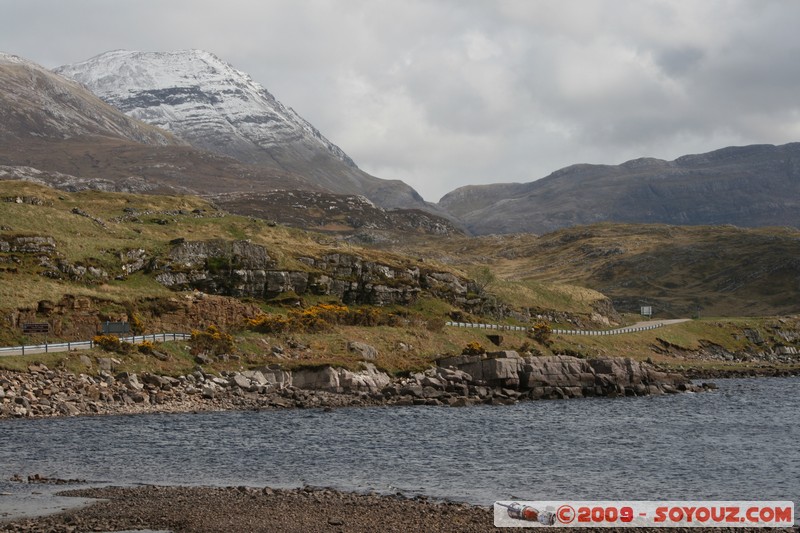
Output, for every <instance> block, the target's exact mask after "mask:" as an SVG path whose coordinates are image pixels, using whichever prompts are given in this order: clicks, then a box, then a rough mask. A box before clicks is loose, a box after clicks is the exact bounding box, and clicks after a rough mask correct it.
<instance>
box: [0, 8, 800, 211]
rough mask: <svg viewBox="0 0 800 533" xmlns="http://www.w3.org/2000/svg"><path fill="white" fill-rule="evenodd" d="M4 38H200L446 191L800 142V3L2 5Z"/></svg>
mask: <svg viewBox="0 0 800 533" xmlns="http://www.w3.org/2000/svg"><path fill="white" fill-rule="evenodd" d="M0 12H2V13H3V17H2V18H0V50H3V51H6V52H11V53H16V54H19V55H21V56H23V57H27V58H29V59H31V60H34V61H38V62H40V63H43V64H45V66H49V67H54V66H57V65H60V64H63V63H70V62H76V61H81V60H84V59H87V58H88V57H90V56H93V55H96V54H98V53H102V52H104V51H106V50H109V49H114V48H129V49H143V50H167V49H179V48H204V49H207V50H209V51H212V52H214V53H216V54H217V55H218V56H220V57H221V58H223V59H224V60H226V61H228V62H230V63H231V64H233V65H234V66H235V67H236V68H238V69H240V70H243V71H246V72H248V73H249V74H251V76H252V77H253V78H254V79H255V80H256V81H258V82H260V83H262V84H263V85H264V86H265V87H266V88H267V89H268V90H270V91H271V92H272V93H273V94H275V96H276V97H277V98H279V99H280V100H281V101H283V102H284V103H285V104H286V105H289V106H291V107H293V108H294V109H295V110H296V111H297V112H298V113H300V114H301V115H303V116H304V117H305V118H307V119H308V120H309V121H311V122H312V123H313V124H314V125H315V126H317V127H318V128H319V129H320V130H321V131H322V132H323V134H325V135H326V136H327V137H328V138H330V139H331V140H333V141H334V142H336V143H337V144H339V145H340V146H341V147H342V148H343V149H344V150H345V151H346V152H347V153H348V154H349V155H350V156H351V157H353V159H355V161H356V162H357V163H358V164H359V165H360V166H361V167H362V168H364V169H365V170H366V171H368V172H371V173H373V174H376V175H378V176H380V177H384V178H390V179H395V178H399V179H404V180H407V181H408V182H409V183H411V184H412V185H413V186H415V187H416V188H417V189H418V190H419V191H420V192H421V193H422V194H423V195H424V196H425V197H426V198H428V199H432V200H435V199H436V198H438V197H439V196H441V195H442V194H444V193H445V192H447V191H448V190H450V189H453V188H455V187H458V186H460V185H464V184H467V183H485V182H490V181H527V180H532V179H537V178H540V177H543V176H545V175H547V174H549V173H550V172H552V171H553V170H556V169H557V168H559V167H561V166H566V165H568V164H572V163H579V162H589V163H619V162H622V161H624V160H626V159H629V158H633V157H639V156H653V157H661V158H673V157H675V156H678V155H681V154H682V153H687V152H690V153H697V152H702V151H706V150H711V149H715V148H719V147H721V146H723V144H720V143H739V144H745V143H761V142H771V143H783V142H790V141H796V140H800V139H798V138H797V137H798V136H800V124H798V119H797V117H798V116H800V109H798V108H799V107H800V104H798V103H797V97H796V94H797V87H798V85H799V84H800V69H798V68H797V67H796V64H797V62H796V58H797V57H798V55H800V37H798V34H797V31H796V28H795V26H796V21H797V20H800V3H797V2H787V1H780V0H734V1H730V0H707V1H704V2H677V1H671V0H647V1H645V0H597V1H594V2H581V3H576V2H561V1H559V0H549V1H548V0H544V1H537V2H530V1H527V0H498V1H496V2H485V1H478V0H474V1H463V0H437V1H430V0H409V1H406V2H395V1H393V0H348V1H334V0H308V1H304V2H296V1H294V0H269V1H266V2H265V1H255V0H250V1H246V0H230V1H228V2H226V3H224V4H220V3H219V2H217V1H212V0H173V1H170V2H163V1H156V0H116V1H114V2H108V1H107V0H72V1H70V2H63V1H61V0H26V1H25V2H19V1H16V0H0Z"/></svg>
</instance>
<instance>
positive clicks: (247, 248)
mask: <svg viewBox="0 0 800 533" xmlns="http://www.w3.org/2000/svg"><path fill="white" fill-rule="evenodd" d="M300 261H301V262H303V263H304V264H306V265H307V266H308V267H309V270H308V271H289V270H276V269H275V262H274V260H273V259H272V258H271V256H270V255H269V252H268V251H267V250H266V249H265V248H264V247H262V246H259V245H256V244H251V243H248V242H245V241H237V242H233V243H230V242H225V241H204V242H183V243H180V244H177V245H176V246H175V247H174V248H173V249H172V251H171V252H170V253H169V256H168V262H167V264H164V265H156V266H155V267H154V268H155V269H157V270H158V271H159V272H158V273H157V274H156V279H157V280H158V281H159V282H160V283H161V284H163V285H165V286H167V287H170V288H174V289H189V288H194V289H199V290H202V291H205V292H210V293H214V294H225V295H231V296H250V297H254V298H273V297H275V296H278V295H280V294H281V293H285V292H294V293H295V294H298V295H303V294H306V293H311V294H317V295H331V296H336V297H337V298H339V299H341V300H342V301H343V302H345V303H366V304H372V305H389V304H409V303H411V302H413V301H414V300H415V299H416V298H417V296H418V295H419V294H420V292H422V291H423V290H426V291H428V292H430V293H432V294H434V295H436V296H439V297H442V298H444V299H447V300H449V301H453V302H455V303H459V302H461V303H463V302H466V296H467V294H468V288H469V282H468V281H467V280H463V279H460V278H458V277H457V276H455V275H453V274H450V273H446V272H426V271H422V270H421V269H420V268H419V267H417V266H408V267H398V266H391V265H385V264H380V263H376V262H373V261H365V260H363V259H361V258H360V257H358V256H355V255H350V254H338V253H337V254H328V255H325V256H323V257H321V258H318V259H317V258H312V257H302V258H300Z"/></svg>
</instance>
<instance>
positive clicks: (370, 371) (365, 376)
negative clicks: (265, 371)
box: [292, 363, 391, 393]
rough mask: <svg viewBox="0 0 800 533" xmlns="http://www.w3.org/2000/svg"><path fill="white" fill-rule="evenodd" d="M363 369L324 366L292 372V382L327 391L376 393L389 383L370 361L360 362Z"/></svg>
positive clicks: (299, 386) (296, 385)
mask: <svg viewBox="0 0 800 533" xmlns="http://www.w3.org/2000/svg"><path fill="white" fill-rule="evenodd" d="M361 365H362V366H363V367H364V369H363V370H361V371H358V372H351V371H350V370H346V369H344V368H333V367H331V366H324V367H322V368H317V369H304V370H296V371H294V372H292V384H293V385H294V386H295V387H297V388H299V389H311V390H323V391H327V392H338V393H341V392H368V393H377V392H378V391H380V390H381V389H383V388H384V387H385V386H387V385H388V384H389V382H390V381H391V378H389V376H388V375H387V374H385V373H384V372H379V371H378V370H377V369H376V368H375V365H373V364H372V363H361Z"/></svg>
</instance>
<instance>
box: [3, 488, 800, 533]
mask: <svg viewBox="0 0 800 533" xmlns="http://www.w3.org/2000/svg"><path fill="white" fill-rule="evenodd" d="M60 494H62V495H68V496H80V497H87V498H98V499H99V500H98V501H97V502H95V503H93V504H91V505H89V506H87V507H83V508H80V509H74V510H69V511H65V512H62V513H59V514H55V515H50V516H44V517H38V518H27V519H19V520H13V521H10V522H7V523H5V524H3V523H0V531H2V532H9V533H10V532H13V533H22V532H45V531H46V532H53V533H76V532H80V531H120V530H144V529H147V530H158V531H171V532H175V533H210V532H217V531H219V532H226V533H227V532H230V531H249V532H261V531H264V532H267V531H283V532H287V533H294V532H298V533H300V532H302V533H315V532H322V531H325V532H331V531H333V532H373V531H385V532H402V533H405V532H407V531H428V532H432V533H436V532H445V531H447V532H449V531H453V532H455V531H457V532H463V533H479V532H488V531H530V529H519V528H503V529H497V528H495V527H494V525H493V520H494V517H493V511H492V509H491V508H489V507H477V506H472V505H467V504H462V503H455V502H441V501H430V500H428V499H427V498H425V497H415V498H407V497H405V496H402V495H399V494H398V495H388V496H387V495H377V494H354V493H347V492H340V491H337V490H333V489H327V488H315V487H303V488H300V489H289V490H280V489H271V488H253V487H224V488H219V487H159V486H144V487H102V488H88V489H80V490H71V491H67V492H64V493H60ZM582 530H583V531H590V530H591V529H590V528H584V529H582ZM598 531H601V532H603V533H614V532H620V531H625V530H624V529H623V528H602V529H599V530H598ZM637 531H653V532H656V533H663V532H665V531H693V532H698V533H699V532H702V531H709V532H714V533H728V532H730V533H733V532H736V533H743V532H748V531H752V532H756V531H763V529H759V528H692V529H690V530H688V529H687V530H684V529H676V528H669V529H664V528H638V529H637ZM775 531H785V532H787V533H788V532H792V533H798V531H800V528H798V527H794V528H786V529H775Z"/></svg>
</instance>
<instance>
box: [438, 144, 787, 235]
mask: <svg viewBox="0 0 800 533" xmlns="http://www.w3.org/2000/svg"><path fill="white" fill-rule="evenodd" d="M439 205H440V206H442V207H443V208H445V209H446V210H447V211H449V212H450V213H452V214H454V215H457V216H459V217H460V218H461V219H462V220H463V221H464V223H465V224H466V226H467V228H468V229H469V230H471V231H472V232H474V233H476V234H490V233H517V232H533V233H540V234H541V233H547V232H550V231H554V230H557V229H560V228H565V227H571V226H577V225H582V224H591V223H595V222H603V221H612V222H643V223H663V224H675V225H719V224H733V225H736V226H742V227H759V226H793V227H797V226H798V225H799V224H800V218H798V215H797V213H798V208H799V207H800V143H792V144H786V145H783V146H772V145H756V146H744V147H731V148H724V149H721V150H717V151H714V152H709V153H706V154H699V155H687V156H684V157H680V158H678V159H676V160H674V161H663V160H660V159H648V158H645V159H636V160H633V161H628V162H627V163H623V164H621V165H616V166H610V165H573V166H570V167H567V168H564V169H562V170H559V171H557V172H554V173H553V174H551V175H550V176H548V177H546V178H543V179H541V180H538V181H534V182H530V183H526V184H497V185H482V186H470V187H463V188H461V189H457V190H455V191H453V192H451V193H449V194H447V195H446V196H445V197H444V198H442V199H441V201H440V204H439Z"/></svg>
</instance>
